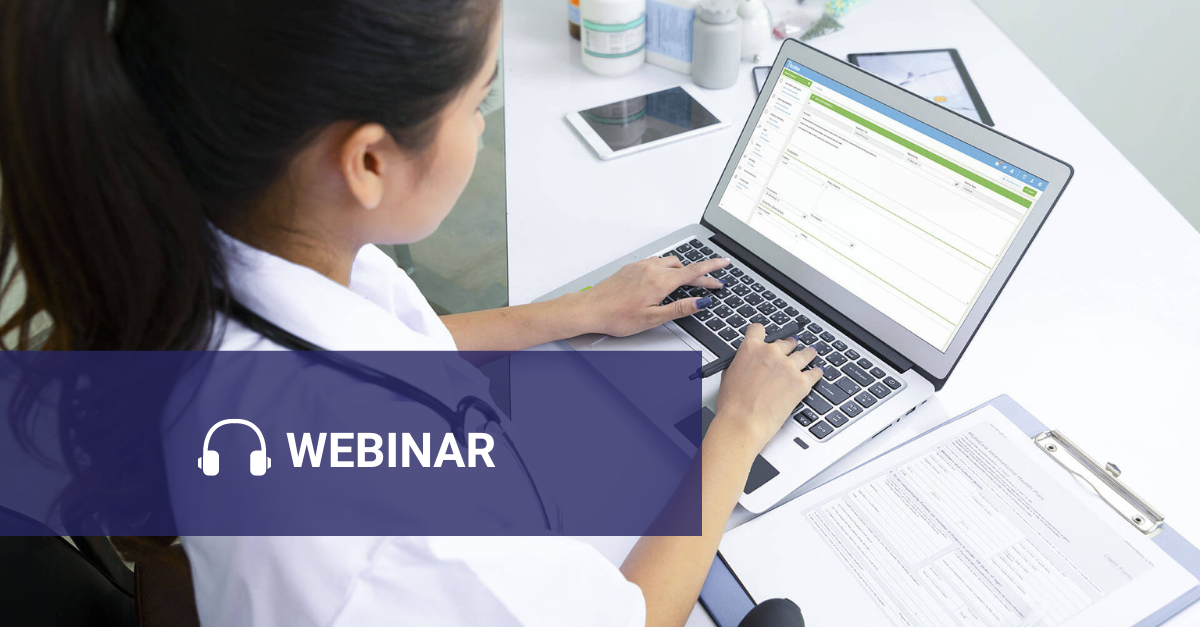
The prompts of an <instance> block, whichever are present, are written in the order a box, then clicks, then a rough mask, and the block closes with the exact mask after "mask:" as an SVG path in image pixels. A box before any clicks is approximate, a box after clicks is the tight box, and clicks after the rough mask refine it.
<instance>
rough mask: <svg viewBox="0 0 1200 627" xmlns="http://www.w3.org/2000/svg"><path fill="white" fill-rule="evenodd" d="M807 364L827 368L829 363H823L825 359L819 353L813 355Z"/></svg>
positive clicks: (822, 368)
mask: <svg viewBox="0 0 1200 627" xmlns="http://www.w3.org/2000/svg"><path fill="white" fill-rule="evenodd" d="M808 365H810V366H814V367H816V368H820V369H821V370H829V364H827V363H825V360H824V359H821V356H820V355H817V356H816V357H813V360H812V362H811V363H809V364H808Z"/></svg>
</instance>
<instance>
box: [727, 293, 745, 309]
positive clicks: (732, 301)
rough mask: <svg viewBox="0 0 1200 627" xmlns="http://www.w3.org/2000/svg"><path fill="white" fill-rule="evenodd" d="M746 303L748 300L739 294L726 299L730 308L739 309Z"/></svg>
mask: <svg viewBox="0 0 1200 627" xmlns="http://www.w3.org/2000/svg"><path fill="white" fill-rule="evenodd" d="M745 303H746V301H744V300H742V299H741V298H740V297H738V296H730V297H729V298H726V299H725V304H726V305H729V308H730V309H737V308H738V307H741V306H742V305H744V304H745Z"/></svg>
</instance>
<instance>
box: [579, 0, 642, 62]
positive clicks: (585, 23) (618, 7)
mask: <svg viewBox="0 0 1200 627" xmlns="http://www.w3.org/2000/svg"><path fill="white" fill-rule="evenodd" d="M579 17H580V19H579V25H580V29H579V31H580V38H579V42H580V46H581V48H582V50H583V66H584V67H586V68H587V69H589V70H591V71H593V72H595V73H596V74H600V75H602V76H620V75H622V74H628V73H629V72H632V71H634V70H636V69H637V68H639V67H641V65H642V64H643V63H645V62H646V0H580V2H579Z"/></svg>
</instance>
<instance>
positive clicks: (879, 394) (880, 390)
mask: <svg viewBox="0 0 1200 627" xmlns="http://www.w3.org/2000/svg"><path fill="white" fill-rule="evenodd" d="M867 389H869V390H871V393H872V394H874V395H875V396H876V398H883V397H885V396H887V395H888V394H891V393H892V391H891V390H889V389H888V387H887V386H886V385H884V384H882V383H876V384H875V385H872V386H871V387H869V388H867Z"/></svg>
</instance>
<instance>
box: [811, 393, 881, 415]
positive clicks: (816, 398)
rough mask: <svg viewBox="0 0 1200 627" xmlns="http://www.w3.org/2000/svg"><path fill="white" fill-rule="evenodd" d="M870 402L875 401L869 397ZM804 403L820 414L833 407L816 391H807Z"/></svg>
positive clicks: (827, 411)
mask: <svg viewBox="0 0 1200 627" xmlns="http://www.w3.org/2000/svg"><path fill="white" fill-rule="evenodd" d="M867 396H870V394H867ZM871 402H872V403H873V402H875V399H871ZM804 404H805V405H808V406H809V407H811V408H812V410H813V411H815V412H817V413H818V414H820V415H822V416H824V415H825V414H827V413H829V410H831V409H833V405H830V404H829V403H827V402H825V399H823V398H821V396H820V395H819V394H817V393H816V392H809V393H808V396H805V397H804Z"/></svg>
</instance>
